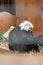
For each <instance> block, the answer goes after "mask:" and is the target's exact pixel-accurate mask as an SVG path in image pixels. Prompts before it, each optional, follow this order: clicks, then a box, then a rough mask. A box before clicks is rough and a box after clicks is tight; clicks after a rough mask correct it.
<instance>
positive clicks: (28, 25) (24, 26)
mask: <svg viewBox="0 0 43 65" xmlns="http://www.w3.org/2000/svg"><path fill="white" fill-rule="evenodd" d="M19 27H20V30H26V31H29V30H32V29H33V27H34V26H33V24H32V23H31V22H30V21H23V23H21V24H20V25H19Z"/></svg>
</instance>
